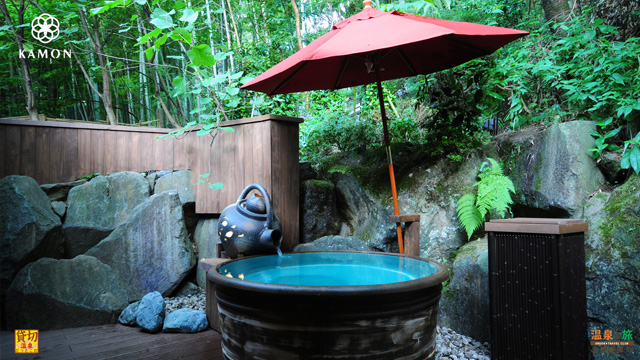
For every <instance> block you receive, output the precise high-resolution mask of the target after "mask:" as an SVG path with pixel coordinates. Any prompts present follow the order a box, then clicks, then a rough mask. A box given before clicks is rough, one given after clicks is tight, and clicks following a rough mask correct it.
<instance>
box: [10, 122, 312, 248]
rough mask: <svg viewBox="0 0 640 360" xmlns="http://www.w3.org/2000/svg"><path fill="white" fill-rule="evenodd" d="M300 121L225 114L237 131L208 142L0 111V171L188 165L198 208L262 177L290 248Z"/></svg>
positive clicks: (230, 198) (41, 176)
mask: <svg viewBox="0 0 640 360" xmlns="http://www.w3.org/2000/svg"><path fill="white" fill-rule="evenodd" d="M301 122H302V119H299V118H290V117H285V116H277V115H263V116H259V117H253V118H248V119H241V120H232V121H228V122H225V123H224V125H225V126H227V127H231V128H233V129H234V132H227V131H219V133H218V135H217V137H216V139H215V142H214V143H213V146H210V145H211V137H209V136H197V135H196V133H195V132H191V133H189V134H188V135H187V136H185V137H184V138H182V139H180V140H178V139H176V138H173V137H167V138H166V139H164V140H159V139H157V138H158V136H161V135H164V134H167V133H168V132H169V131H171V130H170V129H158V128H150V127H130V126H110V125H95V124H89V123H65V122H50V121H46V122H44V121H30V120H16V119H0V178H3V177H4V176H7V175H26V176H29V177H32V178H34V179H35V180H36V181H37V182H38V183H39V184H49V183H59V182H68V181H73V180H75V179H78V178H81V177H84V176H88V175H90V174H93V173H100V174H103V175H106V174H110V173H114V172H120V171H136V172H144V171H148V170H186V169H190V170H191V174H192V180H193V183H194V184H195V185H194V186H195V195H196V212H197V213H201V214H219V213H220V212H221V211H222V210H223V209H224V208H225V207H226V206H227V205H229V204H231V203H235V201H236V200H237V198H238V196H239V195H240V193H241V192H242V190H243V189H244V188H245V187H246V186H247V185H248V184H250V183H259V184H261V185H263V186H264V187H265V188H266V189H267V191H269V193H270V195H271V196H272V198H273V199H272V200H273V202H274V210H275V212H276V214H277V215H278V216H279V217H280V219H281V220H282V222H283V230H284V232H285V234H289V236H287V237H286V238H285V240H284V243H283V249H284V250H287V251H288V250H291V248H292V247H293V246H294V245H295V244H297V243H298V216H299V215H298V214H299V212H298V207H299V205H298V197H299V190H298V183H299V177H298V125H299V123H301ZM206 174H209V175H208V176H207V177H203V176H201V175H206ZM201 179H202V180H204V183H201V184H200V183H198V182H199V180H201ZM216 182H219V183H222V184H224V185H223V188H222V189H221V190H215V189H211V188H209V186H208V184H209V183H216Z"/></svg>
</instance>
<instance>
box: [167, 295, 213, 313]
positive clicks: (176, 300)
mask: <svg viewBox="0 0 640 360" xmlns="http://www.w3.org/2000/svg"><path fill="white" fill-rule="evenodd" d="M164 303H165V305H166V308H165V309H166V313H167V314H170V313H172V312H173V311H175V310H178V309H182V308H191V309H194V310H202V311H204V307H205V303H206V297H205V295H204V291H202V290H200V292H198V293H196V294H191V295H184V296H177V297H172V298H164Z"/></svg>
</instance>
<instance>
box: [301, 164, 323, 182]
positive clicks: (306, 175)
mask: <svg viewBox="0 0 640 360" xmlns="http://www.w3.org/2000/svg"><path fill="white" fill-rule="evenodd" d="M298 171H299V172H300V182H301V183H302V182H303V181H307V180H314V179H317V178H318V172H317V171H316V170H315V169H314V168H313V166H311V163H310V162H308V161H300V165H299V170H298Z"/></svg>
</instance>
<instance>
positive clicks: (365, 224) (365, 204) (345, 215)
mask: <svg viewBox="0 0 640 360" xmlns="http://www.w3.org/2000/svg"><path fill="white" fill-rule="evenodd" d="M330 177H331V181H332V182H333V183H334V184H335V192H336V196H337V208H338V213H339V215H340V218H341V219H343V221H344V222H345V224H346V225H347V227H348V231H346V232H345V231H341V232H340V234H341V235H347V236H353V237H354V238H357V239H361V240H362V241H365V242H366V243H368V244H369V245H370V247H371V248H374V249H378V250H383V251H390V250H392V245H391V244H392V243H395V239H396V230H395V226H394V224H393V223H391V222H390V221H389V215H391V214H393V210H392V209H390V208H387V207H384V206H382V205H381V204H380V202H378V201H376V200H375V199H374V198H373V197H372V196H371V195H369V193H368V192H367V191H366V190H365V189H364V188H363V187H362V186H361V185H360V183H359V182H358V181H357V180H356V178H355V176H354V175H353V174H351V173H346V172H340V171H335V172H333V173H331V176H330ZM396 250H397V249H396Z"/></svg>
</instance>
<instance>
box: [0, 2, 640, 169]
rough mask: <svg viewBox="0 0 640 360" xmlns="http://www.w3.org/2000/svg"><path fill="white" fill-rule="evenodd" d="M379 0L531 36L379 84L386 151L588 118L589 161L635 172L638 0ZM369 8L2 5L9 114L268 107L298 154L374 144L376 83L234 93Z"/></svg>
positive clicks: (159, 113)
mask: <svg viewBox="0 0 640 360" xmlns="http://www.w3.org/2000/svg"><path fill="white" fill-rule="evenodd" d="M374 6H376V7H377V8H379V9H382V10H392V9H395V10H399V11H404V12H409V13H415V14H419V15H426V16H434V17H439V18H444V19H448V20H457V21H469V22H475V23H481V24H487V25H497V26H504V27H513V28H518V29H522V30H527V31H529V32H531V34H530V35H529V36H527V37H525V38H523V39H521V40H518V41H516V42H513V43H511V44H509V45H507V46H505V47H504V48H503V49H500V50H498V51H497V52H496V53H494V54H492V55H490V56H486V57H484V58H481V59H476V60H473V61H470V62H468V63H466V64H464V65H461V66H458V67H456V68H454V69H451V70H447V71H442V72H439V73H437V74H431V75H427V76H416V77H413V78H406V79H399V80H394V81H386V82H385V83H384V84H383V87H384V93H385V101H386V105H387V106H388V109H390V111H389V112H388V113H389V117H390V123H389V126H390V128H389V130H390V134H391V139H392V141H393V142H394V144H393V146H402V147H404V148H406V147H408V148H409V150H411V149H414V150H415V151H413V152H414V153H416V154H420V156H423V157H426V158H432V159H434V158H439V157H443V156H446V157H448V158H450V159H451V160H453V161H461V160H462V159H463V157H464V154H465V153H466V152H467V151H469V150H472V149H474V148H477V147H479V146H481V145H482V144H483V143H484V142H486V141H488V140H489V136H488V134H487V132H483V131H482V127H483V125H489V124H496V125H497V126H494V127H496V128H497V130H498V131H500V132H502V131H512V130H517V129H520V128H522V127H526V126H531V125H549V124H553V123H558V122H564V121H570V120H592V121H596V122H597V125H598V132H597V133H596V132H594V133H592V136H594V137H595V138H596V147H595V148H593V149H591V151H592V153H593V155H594V158H598V157H599V156H601V155H602V154H603V153H605V152H614V153H617V154H619V156H618V158H619V161H620V166H621V167H623V168H632V169H633V170H635V172H636V173H638V172H640V86H638V84H640V40H639V36H640V2H639V1H638V0H631V1H626V0H426V1H425V0H423V1H400V2H395V3H392V2H388V1H384V0H382V1H374ZM361 9H362V2H361V1H359V0H356V1H337V0H323V1H319V0H258V1H246V0H189V1H172V0H169V1H159V0H155V1H148V0H116V1H55V0H0V10H1V12H2V16H1V17H0V64H2V66H0V78H1V79H2V81H0V117H16V116H28V117H29V118H31V119H33V120H36V119H38V114H44V115H45V116H46V117H51V118H65V119H75V120H82V121H89V122H96V121H102V122H105V121H106V122H107V123H109V124H112V125H115V124H137V125H141V126H162V127H170V128H175V129H176V132H175V133H176V134H177V135H180V134H182V133H183V132H184V131H187V130H190V129H193V127H194V126H195V125H202V127H200V128H199V130H198V135H202V136H205V135H215V133H216V131H217V130H218V129H219V128H220V127H222V128H224V121H226V120H230V119H238V118H243V117H250V116H256V115H260V114H267V113H273V114H280V115H290V116H299V117H302V118H304V119H305V122H304V123H303V124H302V126H301V132H300V155H301V158H302V159H306V160H311V161H313V162H319V161H320V160H321V159H323V158H324V157H326V155H328V154H331V153H334V152H336V151H354V152H364V151H367V150H374V151H375V150H376V149H379V148H380V147H381V146H382V126H380V124H377V122H378V121H379V119H380V116H379V104H378V102H377V98H376V92H375V88H374V87H373V85H368V86H358V87H354V88H347V89H341V90H334V91H313V92H306V93H297V94H287V95H276V96H273V97H268V96H266V95H264V94H261V93H255V92H248V91H241V90H240V88H239V87H240V86H241V85H242V84H243V83H245V82H246V81H248V80H250V79H252V78H253V77H255V76H257V75H258V74H260V73H262V72H263V71H265V70H267V69H268V68H270V67H271V66H273V65H275V64H276V63H278V62H280V61H281V60H283V59H285V58H286V57H288V56H290V55H291V54H293V53H294V52H295V51H297V50H298V49H300V48H302V47H304V46H305V45H306V44H309V43H310V42H311V41H313V40H314V39H315V38H317V37H319V36H320V35H322V34H324V33H325V32H327V31H329V30H330V28H331V26H332V25H333V24H335V23H337V22H338V21H340V20H342V19H344V18H346V17H348V16H351V15H353V14H355V13H357V12H358V11H360V10H361ZM45 13H46V14H50V15H52V16H53V17H55V18H56V19H57V20H58V22H59V28H58V30H59V32H60V33H59V36H58V37H57V38H55V39H54V40H52V41H50V42H47V43H43V42H41V41H38V40H36V39H35V38H34V37H33V36H32V33H31V30H32V26H36V25H34V24H35V23H34V24H32V21H33V19H35V18H36V17H38V16H41V15H42V14H45ZM56 50H57V52H56ZM65 51H66V52H65ZM54 54H55V55H57V57H55V56H54ZM67 55H68V56H67ZM425 145H428V146H425ZM214 146H215V144H214Z"/></svg>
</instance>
